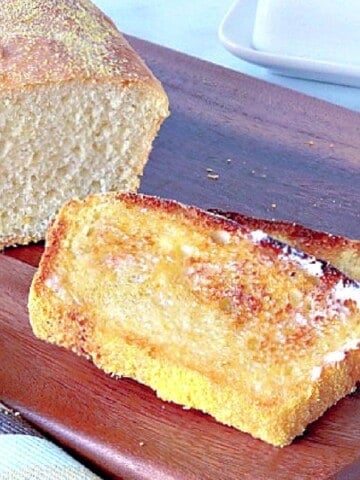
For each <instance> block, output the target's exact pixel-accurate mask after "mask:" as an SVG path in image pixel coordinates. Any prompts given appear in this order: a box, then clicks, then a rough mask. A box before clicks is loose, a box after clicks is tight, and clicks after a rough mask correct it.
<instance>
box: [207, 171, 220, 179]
mask: <svg viewBox="0 0 360 480" xmlns="http://www.w3.org/2000/svg"><path fill="white" fill-rule="evenodd" d="M219 176H220V175H219V174H218V173H215V172H208V174H207V177H208V178H209V179H210V180H217V179H218V178H219Z"/></svg>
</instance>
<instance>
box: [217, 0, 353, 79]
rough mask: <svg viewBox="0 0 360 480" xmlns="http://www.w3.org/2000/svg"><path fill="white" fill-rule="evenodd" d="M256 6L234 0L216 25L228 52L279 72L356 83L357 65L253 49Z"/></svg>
mask: <svg viewBox="0 0 360 480" xmlns="http://www.w3.org/2000/svg"><path fill="white" fill-rule="evenodd" d="M256 7H257V0H237V1H236V2H235V3H234V5H233V6H232V7H231V8H230V10H229V12H228V13H227V14H226V15H225V17H224V19H223V20H222V22H221V24H220V27H219V39H220V41H221V43H222V44H223V45H224V47H225V48H226V49H227V50H229V52H231V53H232V54H234V55H235V56H237V57H239V58H241V59H243V60H246V61H247V62H250V63H255V64H257V65H260V66H263V67H266V68H269V69H270V70H272V71H274V72H275V73H279V74H280V75H286V76H290V77H297V78H307V79H311V80H319V81H322V82H330V83H337V84H342V85H350V86H354V87H360V65H349V64H345V63H344V64H342V63H336V62H328V61H322V60H318V59H312V58H302V57H296V56H288V55H282V54H275V53H269V52H265V51H261V50H256V49H255V48H254V47H253V44H252V42H253V31H254V23H255V16H256ZM359 59H360V46H359Z"/></svg>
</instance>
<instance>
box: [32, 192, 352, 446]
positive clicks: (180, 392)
mask: <svg viewBox="0 0 360 480" xmlns="http://www.w3.org/2000/svg"><path fill="white" fill-rule="evenodd" d="M29 311H30V321H31V325H32V328H33V330H34V332H35V334H36V335H37V336H38V337H39V338H41V339H44V340H46V341H49V342H52V343H55V344H58V345H62V346H64V347H66V348H68V349H71V350H73V351H74V352H76V353H78V354H80V355H86V356H88V357H90V358H91V359H92V360H93V362H94V363H95V364H96V365H97V366H99V367H100V368H102V369H103V370H105V371H106V372H108V373H112V374H115V375H118V376H126V377H131V378H134V379H136V380H138V381H139V382H141V383H144V384H145V385H149V386H150V387H152V388H153V389H154V390H155V391H156V392H157V395H158V396H159V397H160V398H162V399H164V400H171V401H174V402H176V403H179V404H182V405H185V406H187V407H194V408H197V409H200V410H202V411H204V412H208V413H209V414H211V415H212V416H214V417H215V418H216V419H217V420H219V421H220V422H222V423H224V424H227V425H231V426H233V427H236V428H238V429H240V430H242V431H244V432H249V433H251V435H253V436H254V437H258V438H261V439H262V440H265V441H267V442H269V443H271V444H274V445H279V446H283V445H286V444H288V443H290V442H291V441H292V439H293V438H294V437H295V436H297V435H299V434H301V433H302V432H303V431H304V429H305V427H306V426H307V425H308V424H309V423H310V422H312V421H313V420H315V419H316V418H318V417H319V416H320V415H321V414H322V413H323V412H324V411H325V410H326V409H327V408H329V407H330V406H331V405H333V404H334V403H335V402H337V401H338V400H339V399H340V398H341V397H343V396H344V395H346V394H348V393H349V392H351V391H352V390H353V389H354V388H355V385H356V382H357V381H359V380H360V349H359V345H360V285H359V284H358V283H356V282H355V281H352V280H349V279H348V278H347V277H345V276H344V275H343V274H342V273H340V272H339V271H338V270H336V269H335V268H333V267H331V266H330V265H328V264H326V263H324V262H322V261H318V260H316V259H315V258H314V257H311V256H308V255H306V254H304V253H302V252H300V251H298V250H295V249H293V248H292V247H290V246H288V245H286V244H283V243H281V242H279V241H276V240H274V239H272V238H271V237H269V236H267V235H266V234H264V233H263V232H262V231H260V230H252V229H250V228H249V227H247V226H245V225H240V224H238V223H236V222H234V221H231V220H228V219H226V218H224V217H221V216H217V215H214V214H210V213H207V212H204V211H202V210H199V209H197V208H194V207H185V206H183V205H181V204H178V203H176V202H173V201H169V200H160V199H157V198H155V197H146V196H141V195H136V194H118V195H116V194H107V195H102V196H99V195H93V196H90V197H88V198H87V199H86V200H85V201H80V200H79V201H71V202H69V203H67V204H66V205H65V206H64V207H63V208H62V209H61V211H60V213H59V215H58V217H57V218H56V220H55V222H54V223H53V225H52V227H51V229H50V230H49V232H48V235H47V245H46V249H45V253H44V255H43V258H42V260H41V263H40V268H39V270H38V272H37V273H36V275H35V277H34V280H33V283H32V286H31V291H30V298H29Z"/></svg>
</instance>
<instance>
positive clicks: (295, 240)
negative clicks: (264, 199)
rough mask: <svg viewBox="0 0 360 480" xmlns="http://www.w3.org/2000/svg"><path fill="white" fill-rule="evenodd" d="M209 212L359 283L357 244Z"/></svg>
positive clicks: (359, 244)
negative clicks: (305, 254) (254, 230)
mask: <svg viewBox="0 0 360 480" xmlns="http://www.w3.org/2000/svg"><path fill="white" fill-rule="evenodd" d="M210 211H212V212H213V213H217V214H218V215H223V216H225V217H226V218H229V219H230V220H234V221H235V222H238V223H241V224H242V225H247V226H248V227H249V228H253V229H260V230H263V231H264V232H265V233H267V234H268V235H271V236H272V237H273V238H276V239H277V240H280V241H282V242H285V243H288V244H289V245H291V246H293V247H295V248H297V249H299V250H303V251H304V252H306V253H308V254H309V255H314V256H315V257H317V258H319V259H322V260H325V261H327V262H329V263H331V264H332V265H333V266H334V267H336V268H338V269H339V270H341V271H342V272H343V273H345V275H347V276H348V277H350V278H352V279H354V280H356V281H358V282H360V241H359V240H352V239H350V238H345V237H340V236H337V235H332V234H330V233H325V232H318V231H316V230H312V229H311V228H306V227H304V226H303V225H299V224H298V223H290V222H284V221H275V220H265V219H261V218H254V217H249V216H247V215H243V214H242V213H237V212H224V211H222V210H215V209H213V210H210Z"/></svg>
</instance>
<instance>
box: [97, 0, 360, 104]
mask: <svg viewBox="0 0 360 480" xmlns="http://www.w3.org/2000/svg"><path fill="white" fill-rule="evenodd" d="M233 1H234V0H226V1H219V0H197V1H196V2H194V1H193V0H181V1H180V2H175V1H170V0H152V1H151V2H149V0H121V1H116V0H95V3H96V4H97V5H98V6H99V7H100V8H101V9H102V10H103V11H104V12H105V13H107V14H108V15H109V16H110V17H111V18H112V19H113V21H114V22H115V23H116V24H117V26H118V28H119V29H120V30H121V31H122V32H124V33H127V34H130V35H134V36H136V37H139V38H143V39H144V40H148V41H150V42H154V43H157V44H159V45H163V46H166V47H169V48H172V49H174V50H178V51H181V52H184V53H188V54H190V55H193V56H196V57H198V58H202V59H203V60H208V61H210V62H213V63H216V64H219V65H223V66H225V67H228V68H231V69H234V70H237V71H239V72H242V73H246V74H248V75H252V76H254V77H257V78H260V79H263V80H267V81H269V82H272V83H275V84H277V85H283V86H285V87H288V88H291V89H293V90H297V91H299V92H303V93H306V94H308V95H311V96H314V97H317V98H321V99H323V100H327V101H329V102H332V103H335V104H338V105H342V106H344V107H347V108H350V109H352V110H357V111H360V89H359V88H352V87H345V86H340V85H330V84H326V83H321V82H315V81H311V80H300V79H294V78H287V77H281V76H279V75H275V74H272V73H270V72H269V71H268V70H266V69H264V68H262V67H258V66H255V65H252V64H250V63H247V62H244V61H242V60H240V59H238V58H236V57H234V56H233V55H231V54H230V53H229V52H227V51H226V50H225V49H224V47H223V46H222V45H221V43H220V41H219V40H218V36H217V30H218V27H219V24H220V21H221V20H222V18H223V17H224V15H225V14H226V12H227V11H228V10H229V8H230V7H231V4H232V3H233Z"/></svg>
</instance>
